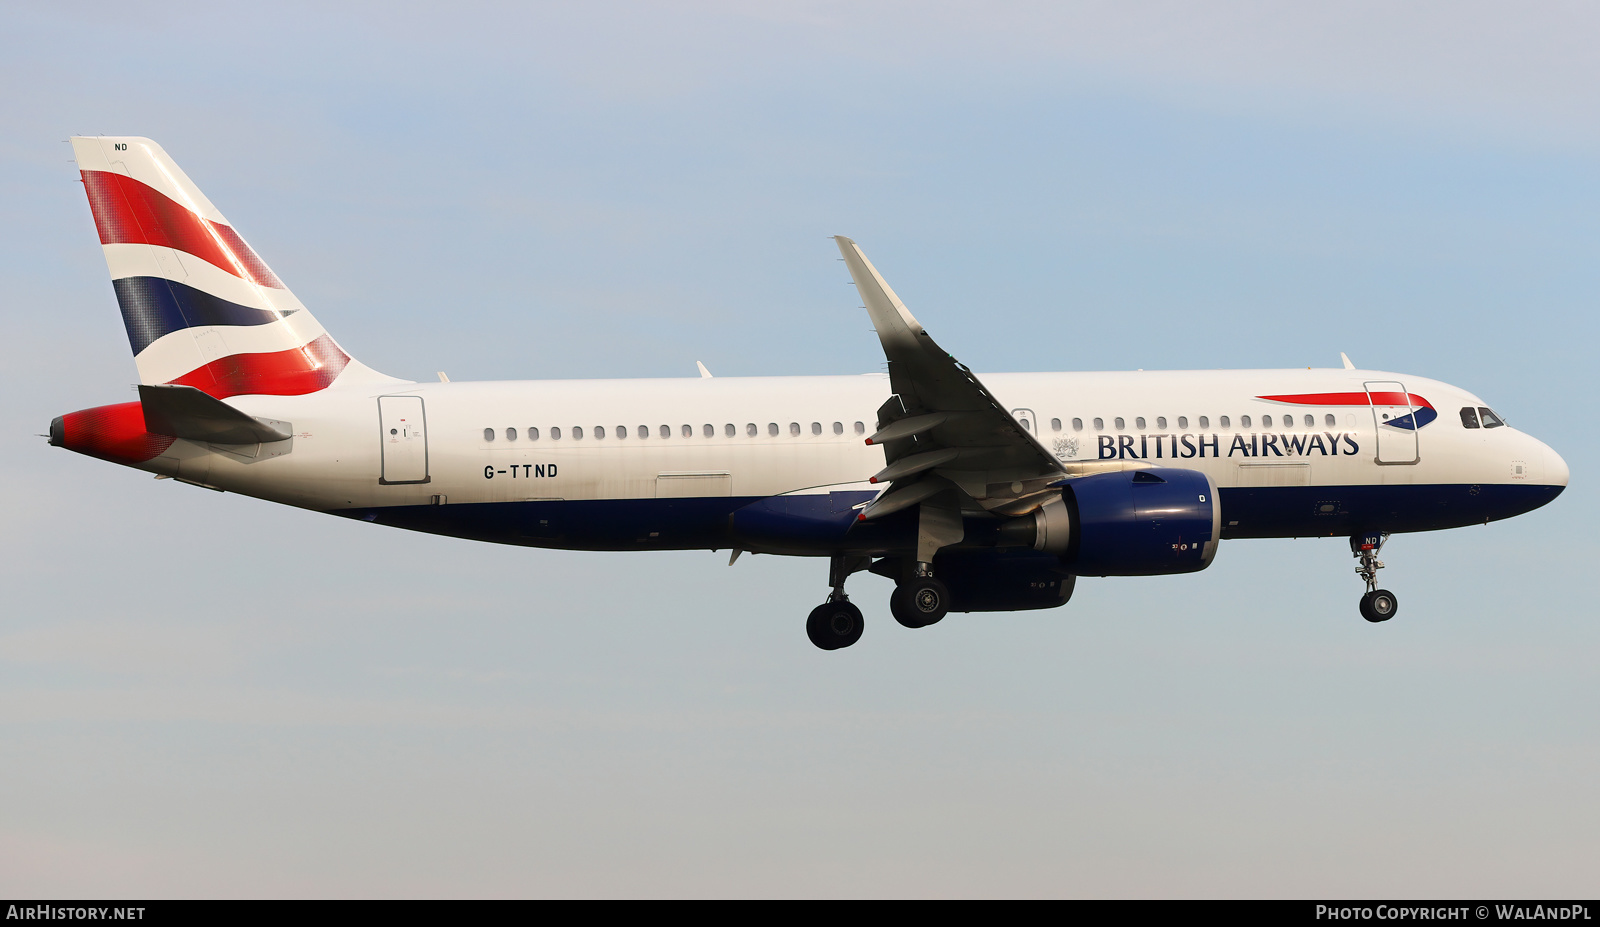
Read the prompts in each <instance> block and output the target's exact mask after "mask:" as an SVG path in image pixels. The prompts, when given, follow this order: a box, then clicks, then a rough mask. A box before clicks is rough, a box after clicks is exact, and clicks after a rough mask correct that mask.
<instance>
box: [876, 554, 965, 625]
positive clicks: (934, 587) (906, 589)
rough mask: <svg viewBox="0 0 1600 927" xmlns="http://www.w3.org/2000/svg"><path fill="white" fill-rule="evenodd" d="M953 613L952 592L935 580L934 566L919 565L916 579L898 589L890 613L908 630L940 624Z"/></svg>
mask: <svg viewBox="0 0 1600 927" xmlns="http://www.w3.org/2000/svg"><path fill="white" fill-rule="evenodd" d="M949 611H950V590H949V589H948V588H946V586H945V584H944V583H941V582H939V581H938V580H937V579H934V578H933V567H932V565H931V564H927V563H919V564H917V572H916V575H915V576H913V577H912V578H911V579H909V580H907V581H905V582H903V583H901V584H900V585H898V586H896V587H895V588H894V594H893V595H891V596H889V612H890V613H891V614H893V615H894V620H896V621H898V622H900V623H901V624H903V625H905V626H906V627H908V628H925V627H927V626H928V625H930V624H937V623H938V622H939V621H940V620H941V619H943V618H944V616H945V615H946V614H947V613H948V612H949Z"/></svg>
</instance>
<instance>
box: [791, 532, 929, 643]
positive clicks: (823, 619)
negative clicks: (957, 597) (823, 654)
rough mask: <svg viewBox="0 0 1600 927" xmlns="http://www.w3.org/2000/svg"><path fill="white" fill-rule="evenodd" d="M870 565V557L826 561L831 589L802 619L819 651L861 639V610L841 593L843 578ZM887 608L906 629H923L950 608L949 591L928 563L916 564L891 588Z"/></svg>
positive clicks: (838, 556) (846, 557) (845, 555)
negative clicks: (804, 620) (892, 590)
mask: <svg viewBox="0 0 1600 927" xmlns="http://www.w3.org/2000/svg"><path fill="white" fill-rule="evenodd" d="M880 565H881V564H880ZM871 566H872V558H871V557H855V556H850V555H848V554H834V555H833V558H832V559H831V560H830V561H829V564H828V580H829V582H830V583H832V584H833V592H831V593H829V594H828V601H826V602H824V603H822V604H821V605H818V606H817V607H816V608H813V609H812V610H811V614H810V615H809V616H808V617H807V618H806V636H807V637H809V638H811V643H813V644H816V645H817V646H818V647H820V648H822V649H823V650H839V649H840V648H843V647H849V646H850V645H851V644H854V643H855V642H856V641H858V640H860V639H861V630H862V621H861V609H859V608H856V607H855V606H854V605H852V604H850V597H849V596H847V595H845V594H844V581H845V579H847V578H848V577H849V576H850V574H851V573H857V572H860V571H861V570H865V569H868V568H869V567H871ZM873 572H879V570H877V569H874V570H873ZM889 611H890V612H891V613H892V614H893V615H894V620H896V621H898V622H900V623H901V624H903V625H905V626H906V627H908V628H925V627H927V626H928V625H930V624H936V623H938V622H939V620H940V619H942V618H944V616H945V615H946V614H947V613H948V612H949V611H950V590H949V589H948V588H946V586H945V584H944V583H941V582H939V581H938V580H937V579H934V578H933V567H932V565H931V564H927V563H919V564H917V568H916V572H915V573H913V574H912V575H911V576H910V577H908V578H905V579H903V580H902V581H901V583H900V584H899V585H898V586H896V587H895V590H894V594H893V595H891V596H890V597H889Z"/></svg>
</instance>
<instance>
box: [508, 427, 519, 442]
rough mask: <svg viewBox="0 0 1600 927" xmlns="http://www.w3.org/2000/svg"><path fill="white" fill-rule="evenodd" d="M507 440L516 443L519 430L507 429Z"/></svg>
mask: <svg viewBox="0 0 1600 927" xmlns="http://www.w3.org/2000/svg"><path fill="white" fill-rule="evenodd" d="M506 440H507V441H515V440H517V430H516V429H515V428H507V429H506Z"/></svg>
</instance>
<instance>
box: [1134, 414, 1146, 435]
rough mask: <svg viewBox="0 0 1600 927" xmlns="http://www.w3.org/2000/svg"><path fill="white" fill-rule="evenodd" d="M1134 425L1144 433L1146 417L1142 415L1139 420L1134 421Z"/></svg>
mask: <svg viewBox="0 0 1600 927" xmlns="http://www.w3.org/2000/svg"><path fill="white" fill-rule="evenodd" d="M1133 425H1134V427H1135V428H1137V429H1139V430H1140V431H1144V416H1142V415H1141V416H1139V417H1138V418H1136V419H1134V420H1133Z"/></svg>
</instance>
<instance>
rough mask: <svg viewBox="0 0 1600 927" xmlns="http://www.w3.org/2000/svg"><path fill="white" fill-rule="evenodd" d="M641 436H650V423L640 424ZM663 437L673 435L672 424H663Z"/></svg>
mask: <svg viewBox="0 0 1600 927" xmlns="http://www.w3.org/2000/svg"><path fill="white" fill-rule="evenodd" d="M639 437H641V438H648V437H650V426H649V425H640V426H639ZM661 437H663V438H670V437H672V427H671V426H670V425H662V426H661Z"/></svg>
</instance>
